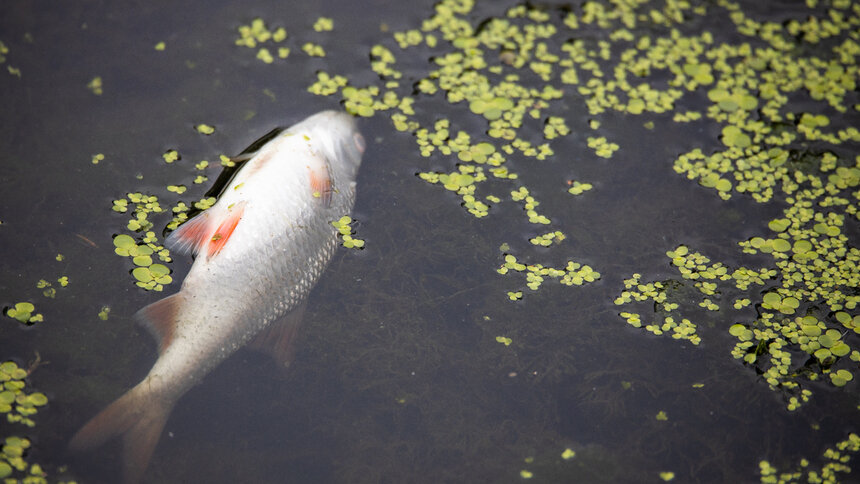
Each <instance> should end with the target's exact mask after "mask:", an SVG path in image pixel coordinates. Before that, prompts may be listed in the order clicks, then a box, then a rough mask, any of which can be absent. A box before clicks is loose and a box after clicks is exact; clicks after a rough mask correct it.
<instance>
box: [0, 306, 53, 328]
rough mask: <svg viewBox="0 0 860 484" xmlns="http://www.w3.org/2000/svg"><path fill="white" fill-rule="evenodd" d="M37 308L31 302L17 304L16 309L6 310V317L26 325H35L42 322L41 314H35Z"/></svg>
mask: <svg viewBox="0 0 860 484" xmlns="http://www.w3.org/2000/svg"><path fill="white" fill-rule="evenodd" d="M35 311H36V307H35V306H34V305H33V303H30V302H19V303H15V306H14V307H11V308H8V309H6V316H9V317H10V318H13V319H17V320H18V321H19V322H21V323H24V324H33V323H37V322H40V321H42V320H43V319H44V318H43V317H42V315H41V314H34V312H35Z"/></svg>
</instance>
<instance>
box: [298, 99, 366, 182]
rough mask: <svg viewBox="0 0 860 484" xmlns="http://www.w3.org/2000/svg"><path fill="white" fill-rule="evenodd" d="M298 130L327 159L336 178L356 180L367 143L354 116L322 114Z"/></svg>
mask: <svg viewBox="0 0 860 484" xmlns="http://www.w3.org/2000/svg"><path fill="white" fill-rule="evenodd" d="M299 127H301V128H302V130H303V131H306V133H307V135H308V136H309V137H310V138H311V140H312V143H314V145H315V147H316V149H317V150H319V151H320V152H321V153H322V154H323V155H324V156H325V158H326V160H328V163H329V168H330V169H331V170H332V171H333V172H334V173H333V174H334V176H335V178H337V179H340V180H349V181H350V182H353V181H355V178H356V176H357V174H358V167H359V166H360V165H361V157H362V155H363V154H364V150H365V147H366V144H365V141H364V137H363V136H362V135H361V133H360V132H359V131H358V124H357V123H356V120H355V118H354V117H352V116H351V115H350V114H347V113H346V112H343V111H333V110H330V111H322V112H320V113H317V114H314V115H313V116H311V117H309V118H307V119H306V120H304V121H302V122H301V123H300V124H299V125H296V126H295V127H294V128H293V129H295V128H299Z"/></svg>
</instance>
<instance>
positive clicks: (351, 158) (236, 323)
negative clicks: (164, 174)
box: [69, 111, 365, 482]
mask: <svg viewBox="0 0 860 484" xmlns="http://www.w3.org/2000/svg"><path fill="white" fill-rule="evenodd" d="M364 148H365V142H364V138H362V136H361V134H360V133H359V132H358V130H357V128H356V123H355V120H354V119H353V118H352V117H351V116H349V115H348V114H346V113H343V112H337V111H324V112H321V113H317V114H315V115H313V116H310V117H309V118H307V119H305V120H304V121H302V122H300V123H298V124H296V125H294V126H292V127H290V128H288V129H286V130H284V131H282V132H281V133H280V134H278V135H277V136H275V137H274V138H272V139H271V140H270V141H268V142H267V143H266V144H265V145H263V146H262V147H260V148H259V150H257V151H256V152H254V153H250V154H248V155H246V156H244V158H246V159H247V162H246V164H245V165H244V166H243V167H242V168H241V169H240V170H239V171H238V172H237V173H236V175H235V176H234V178H233V179H232V180H231V181H230V183H229V184H228V185H227V186H226V187H225V189H224V191H223V192H222V194H221V196H220V198H219V199H218V201H217V202H216V203H215V204H214V205H213V206H212V207H210V208H209V209H207V210H206V211H204V212H202V213H200V214H199V215H197V216H196V217H194V218H192V219H190V220H189V221H187V222H186V223H185V224H183V225H181V226H180V227H179V228H178V229H177V230H175V231H174V232H173V233H171V234H170V235H169V236H168V237H167V240H166V244H167V246H168V247H170V248H171V249H172V250H174V251H178V252H180V253H181V252H185V253H187V252H193V253H195V254H196V256H197V257H196V259H195V261H194V263H193V265H192V266H191V270H190V271H189V273H188V276H186V278H185V280H184V281H183V283H182V288H181V289H180V291H179V292H178V293H177V294H174V295H172V296H168V297H166V298H164V299H162V300H160V301H157V302H155V303H153V304H150V305H149V306H146V307H145V308H143V309H141V310H140V311H139V312H138V313H137V315H136V317H137V319H138V320H139V321H141V322H142V323H143V324H144V325H145V326H146V327H147V328H149V329H150V330H151V332H152V333H153V335H154V336H155V338H156V340H157V341H158V359H157V360H156V362H155V364H154V365H153V367H152V369H151V370H150V371H149V374H148V375H147V376H146V378H144V379H143V381H141V382H140V383H138V384H137V386H135V387H134V388H132V389H131V390H129V391H128V392H127V393H126V394H125V395H123V396H122V397H120V398H119V399H118V400H116V401H115V402H113V403H112V404H111V405H109V406H108V407H107V408H105V409H104V410H103V411H102V412H101V413H99V414H98V415H96V416H95V417H94V418H93V419H92V420H90V421H89V422H88V423H87V424H86V425H84V426H83V427H82V428H81V429H80V430H79V431H78V432H77V433H76V434H75V436H74V437H73V438H72V440H71V442H70V444H69V446H70V448H71V449H72V450H75V451H81V450H87V449H92V448H95V447H97V446H100V445H102V444H103V443H105V442H107V441H108V440H111V439H113V438H115V437H120V436H121V437H122V443H123V476H124V480H125V481H126V482H136V481H138V480H140V478H141V477H142V475H143V473H144V471H145V470H146V467H147V465H148V463H149V460H150V458H151V456H152V453H153V451H154V449H155V446H156V444H157V443H158V439H159V437H160V435H161V432H162V430H163V428H164V424H165V422H166V421H167V418H168V416H169V415H170V412H171V410H172V409H173V406H174V405H175V403H176V401H177V400H178V399H179V398H180V397H181V396H182V395H183V394H184V393H185V392H186V391H188V389H189V388H191V387H192V386H194V385H195V384H196V383H197V382H199V381H200V380H201V379H202V378H203V376H204V375H206V374H207V373H208V372H209V371H210V370H212V369H213V368H214V367H215V366H217V365H218V364H219V363H221V361H223V360H224V359H225V358H227V357H228V356H230V355H231V354H232V353H233V352H235V351H236V350H238V349H239V348H241V347H242V346H244V345H245V344H246V343H248V342H249V341H250V340H251V339H252V338H253V337H255V336H258V337H259V336H269V337H271V338H270V339H274V341H269V342H268V343H269V344H270V345H272V344H274V345H275V347H274V348H273V350H274V351H275V352H276V353H278V354H280V358H281V361H282V362H283V363H288V361H289V357H290V355H289V354H288V353H289V351H290V348H291V345H290V341H291V340H292V337H293V335H294V333H295V327H296V324H297V323H298V320H299V319H300V316H301V315H300V313H301V311H302V309H303V301H304V300H305V298H306V297H307V295H308V293H309V292H310V290H311V288H312V287H313V286H314V284H315V283H316V282H317V280H318V279H319V277H320V275H321V274H322V272H323V270H324V269H325V267H326V265H327V264H328V262H329V260H330V259H331V257H332V255H333V253H334V251H335V249H336V248H337V245H338V243H337V235H336V229H335V228H334V227H333V226H332V224H331V222H332V221H333V220H338V219H339V218H340V217H342V216H343V215H347V214H349V213H350V212H351V211H352V206H353V202H354V200H355V179H356V175H357V172H358V168H359V165H360V164H361V157H362V155H363V153H364ZM262 332H270V333H272V334H261V333H262Z"/></svg>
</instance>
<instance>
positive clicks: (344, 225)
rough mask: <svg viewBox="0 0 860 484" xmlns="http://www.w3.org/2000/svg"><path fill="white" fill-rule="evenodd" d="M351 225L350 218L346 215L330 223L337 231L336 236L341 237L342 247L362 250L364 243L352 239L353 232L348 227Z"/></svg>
mask: <svg viewBox="0 0 860 484" xmlns="http://www.w3.org/2000/svg"><path fill="white" fill-rule="evenodd" d="M351 223H352V218H351V217H349V216H347V215H344V216H343V217H341V218H340V219H338V220H335V221H333V222H331V224H332V226H334V228H335V229H337V232H338V235H340V237H341V243H342V244H343V246H344V247H346V248H347V249H364V241H363V240H361V239H357V238H354V237H353V235H355V232H354V231H353V228H352V226H351V225H350V224H351Z"/></svg>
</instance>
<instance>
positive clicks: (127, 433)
mask: <svg viewBox="0 0 860 484" xmlns="http://www.w3.org/2000/svg"><path fill="white" fill-rule="evenodd" d="M142 385H143V383H141V384H139V385H138V386H136V387H134V388H132V389H131V390H129V391H128V393H126V394H125V395H123V396H122V397H120V398H119V399H117V400H116V401H115V402H113V403H112V404H110V405H108V407H107V408H105V409H104V410H102V411H101V412H100V413H99V414H98V415H96V416H95V417H93V419H92V420H90V421H89V422H87V424H86V425H84V426H83V427H82V428H81V429H80V430H78V432H77V433H76V434H75V435H74V437H72V440H71V441H70V442H69V449H71V450H72V451H75V452H78V451H85V450H89V449H94V448H96V447H98V446H100V445H102V444H104V443H105V442H107V441H109V440H111V439H113V438H115V437H119V436H122V442H123V450H122V452H123V482H125V483H126V484H131V483H136V482H139V481H140V479H141V478H142V477H143V472H144V471H145V470H146V467H147V465H148V464H149V459H150V458H151V457H152V453H153V451H154V450H155V445H156V444H157V443H158V439H159V437H160V436H161V431H162V430H163V429H164V424H165V423H166V422H167V417H168V416H169V415H170V411H171V410H172V409H173V402H172V401H168V400H164V399H160V398H152V397H153V396H152V395H151V394H150V392H149V391H148V389H147V388H146V387H143V386H142Z"/></svg>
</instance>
